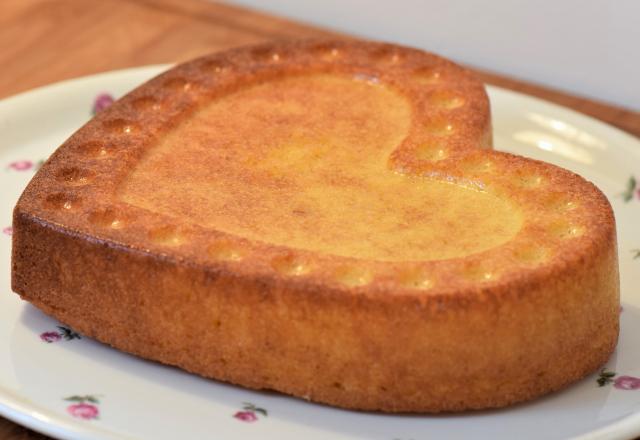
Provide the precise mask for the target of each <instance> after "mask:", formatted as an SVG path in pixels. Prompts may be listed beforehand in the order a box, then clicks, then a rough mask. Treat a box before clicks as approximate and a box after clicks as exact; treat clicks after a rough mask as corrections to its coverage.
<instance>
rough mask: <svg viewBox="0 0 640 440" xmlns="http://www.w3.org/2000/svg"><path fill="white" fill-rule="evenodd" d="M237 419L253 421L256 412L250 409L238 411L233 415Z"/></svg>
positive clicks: (255, 417) (256, 418) (255, 418)
mask: <svg viewBox="0 0 640 440" xmlns="http://www.w3.org/2000/svg"><path fill="white" fill-rule="evenodd" d="M233 417H235V418H236V419H238V420H242V421H243V422H249V423H253V422H255V421H256V420H258V417H257V416H256V413H254V412H252V411H238V412H237V413H235V414H234V415H233Z"/></svg>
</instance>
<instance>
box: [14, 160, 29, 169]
mask: <svg viewBox="0 0 640 440" xmlns="http://www.w3.org/2000/svg"><path fill="white" fill-rule="evenodd" d="M9 168H11V169H12V170H16V171H27V170H30V169H31V168H33V162H31V161H30V160H19V161H16V162H11V163H10V164H9Z"/></svg>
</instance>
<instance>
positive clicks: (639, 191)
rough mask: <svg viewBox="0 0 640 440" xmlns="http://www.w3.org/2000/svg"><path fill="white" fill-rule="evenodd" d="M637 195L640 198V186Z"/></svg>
mask: <svg viewBox="0 0 640 440" xmlns="http://www.w3.org/2000/svg"><path fill="white" fill-rule="evenodd" d="M636 197H638V198H639V199H640V188H638V189H637V190H636Z"/></svg>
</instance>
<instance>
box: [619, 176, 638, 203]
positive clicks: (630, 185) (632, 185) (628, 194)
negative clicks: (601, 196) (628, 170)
mask: <svg viewBox="0 0 640 440" xmlns="http://www.w3.org/2000/svg"><path fill="white" fill-rule="evenodd" d="M637 185H638V182H637V181H636V178H635V177H634V176H631V177H629V180H628V181H627V189H626V190H625V191H624V192H623V193H622V200H624V201H625V202H630V201H631V200H632V199H633V191H634V190H635V189H636V186H637Z"/></svg>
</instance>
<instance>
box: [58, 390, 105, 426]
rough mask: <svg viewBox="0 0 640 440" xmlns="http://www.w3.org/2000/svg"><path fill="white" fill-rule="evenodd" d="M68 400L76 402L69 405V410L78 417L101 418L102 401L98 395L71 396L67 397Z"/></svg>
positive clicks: (84, 418)
mask: <svg viewBox="0 0 640 440" xmlns="http://www.w3.org/2000/svg"><path fill="white" fill-rule="evenodd" d="M64 400H66V401H67V402H74V403H72V404H70V405H68V406H67V412H68V413H69V414H71V415H72V416H73V417H75V418H76V419H83V420H95V419H98V418H100V417H99V416H100V408H99V407H98V405H99V404H100V401H99V400H98V398H97V397H96V396H92V395H86V396H70V397H65V399H64Z"/></svg>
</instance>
